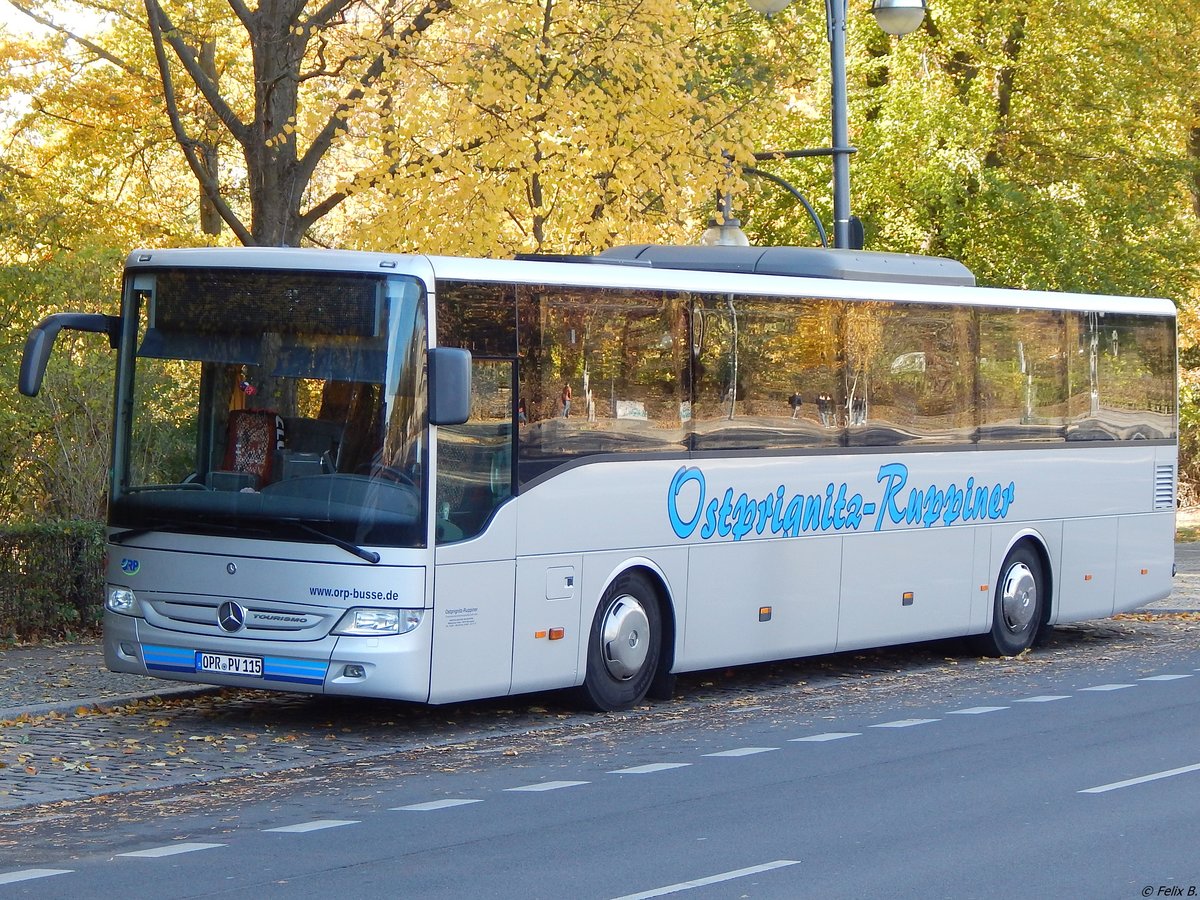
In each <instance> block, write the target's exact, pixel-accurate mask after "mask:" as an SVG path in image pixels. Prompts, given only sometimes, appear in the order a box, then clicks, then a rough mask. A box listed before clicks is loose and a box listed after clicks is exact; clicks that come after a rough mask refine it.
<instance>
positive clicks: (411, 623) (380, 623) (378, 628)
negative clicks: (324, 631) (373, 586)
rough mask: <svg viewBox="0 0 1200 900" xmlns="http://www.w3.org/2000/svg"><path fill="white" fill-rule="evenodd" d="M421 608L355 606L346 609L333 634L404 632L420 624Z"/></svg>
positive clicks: (361, 634) (364, 635)
mask: <svg viewBox="0 0 1200 900" xmlns="http://www.w3.org/2000/svg"><path fill="white" fill-rule="evenodd" d="M424 612H425V610H423V609H374V608H372V607H365V606H363V607H357V608H355V609H350V610H347V611H346V614H345V615H344V616H342V619H341V621H340V622H338V623H337V627H336V628H334V629H333V633H334V634H345V635H352V636H355V637H378V636H379V635H384V634H406V633H408V632H410V631H412V630H413V629H414V628H416V627H417V626H418V625H420V624H421V616H422V615H423V614H424Z"/></svg>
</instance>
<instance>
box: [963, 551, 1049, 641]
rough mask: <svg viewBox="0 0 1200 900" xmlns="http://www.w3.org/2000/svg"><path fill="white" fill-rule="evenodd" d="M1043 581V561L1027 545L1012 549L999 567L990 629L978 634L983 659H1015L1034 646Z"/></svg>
mask: <svg viewBox="0 0 1200 900" xmlns="http://www.w3.org/2000/svg"><path fill="white" fill-rule="evenodd" d="M1044 584H1045V579H1044V576H1043V572H1042V561H1041V558H1040V557H1039V556H1038V554H1037V551H1036V550H1034V548H1033V547H1032V546H1030V545H1029V544H1027V543H1026V544H1019V545H1018V546H1016V547H1014V548H1013V550H1012V551H1011V552H1010V553H1009V554H1008V556H1007V557H1006V558H1005V560H1004V565H1003V566H1001V567H1000V581H999V583H998V584H997V585H996V593H995V600H994V606H993V609H992V630H991V631H989V632H988V633H987V634H982V635H979V637H978V638H977V639H976V649H977V650H978V651H979V652H980V653H982V654H984V655H985V656H1016V655H1017V654H1018V653H1021V652H1022V651H1024V650H1028V649H1029V648H1030V647H1032V646H1033V642H1034V640H1035V639H1036V638H1037V634H1038V628H1039V627H1040V625H1041V621H1042V593H1043V587H1044Z"/></svg>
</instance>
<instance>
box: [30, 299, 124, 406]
mask: <svg viewBox="0 0 1200 900" xmlns="http://www.w3.org/2000/svg"><path fill="white" fill-rule="evenodd" d="M64 328H66V329H69V330H71V331H87V332H91V333H93V334H107V335H108V345H109V346H110V347H112V348H113V349H114V350H115V349H116V348H117V346H118V345H119V344H120V341H121V318H120V317H119V316H105V315H101V314H100V313H54V314H53V315H51V316H47V317H46V318H44V319H42V321H41V322H39V323H38V324H37V325H35V326H34V328H33V330H32V331H30V332H29V337H28V338H27V339H26V340H25V352H24V353H23V354H22V356H21V374H20V375H19V376H18V379H17V388H18V390H20V392H21V393H22V394H24V395H25V396H26V397H36V396H37V393H38V391H40V390H41V389H42V378H43V377H44V376H45V374H46V363H47V362H49V361H50V351H51V350H52V349H54V339H55V338H56V337H58V333H59V332H60V331H62V330H63V329H64Z"/></svg>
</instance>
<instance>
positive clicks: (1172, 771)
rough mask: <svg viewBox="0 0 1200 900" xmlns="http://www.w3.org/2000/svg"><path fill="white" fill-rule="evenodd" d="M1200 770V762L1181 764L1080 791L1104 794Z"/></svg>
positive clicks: (1082, 792)
mask: <svg viewBox="0 0 1200 900" xmlns="http://www.w3.org/2000/svg"><path fill="white" fill-rule="evenodd" d="M1198 771H1200V763H1197V764H1196V765H1194V766H1181V767H1180V768H1178V769H1168V770H1167V771H1165V772H1155V773H1154V774H1153V775H1142V776H1140V777H1138V778H1129V779H1127V780H1125V781H1114V782H1113V783H1112V784H1102V785H1100V786H1099V787H1093V788H1085V789H1084V790H1082V791H1080V792H1079V793H1081V794H1103V793H1106V792H1108V791H1115V790H1117V789H1118V788H1125V787H1132V786H1133V785H1135V784H1145V783H1146V782H1147V781H1158V780H1159V779H1160V778H1171V777H1172V776H1175V775H1184V774H1186V773H1188V772H1198Z"/></svg>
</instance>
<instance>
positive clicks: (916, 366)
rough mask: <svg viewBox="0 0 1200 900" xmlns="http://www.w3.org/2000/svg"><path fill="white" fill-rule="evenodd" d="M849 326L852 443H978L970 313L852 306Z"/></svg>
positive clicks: (949, 309) (845, 330)
mask: <svg viewBox="0 0 1200 900" xmlns="http://www.w3.org/2000/svg"><path fill="white" fill-rule="evenodd" d="M842 325H843V335H844V346H845V359H846V365H845V374H844V378H845V396H846V400H845V410H844V413H845V416H846V421H847V442H848V443H849V444H851V445H857V446H886V445H891V444H912V443H927V442H943V441H948V442H960V441H971V440H973V438H974V432H975V408H974V396H973V395H974V382H975V352H974V324H973V319H972V316H971V312H970V310H967V309H958V308H954V307H942V306H925V305H916V304H912V305H904V304H892V303H875V302H869V303H852V304H846V306H845V309H844V313H843V321H842Z"/></svg>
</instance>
